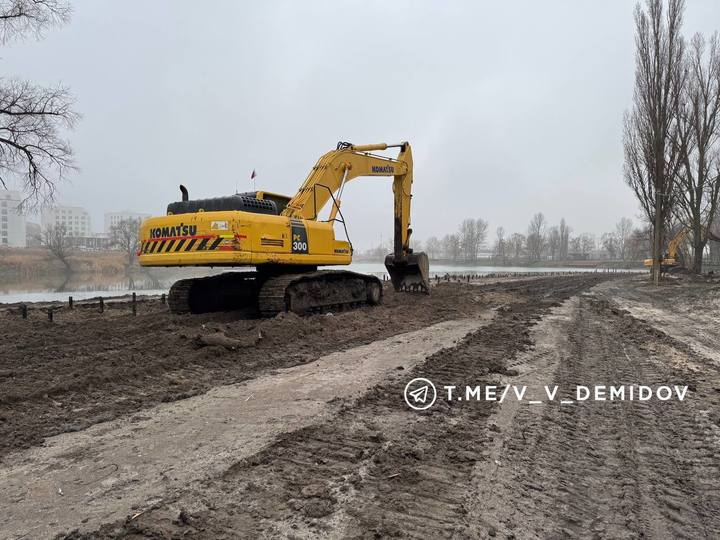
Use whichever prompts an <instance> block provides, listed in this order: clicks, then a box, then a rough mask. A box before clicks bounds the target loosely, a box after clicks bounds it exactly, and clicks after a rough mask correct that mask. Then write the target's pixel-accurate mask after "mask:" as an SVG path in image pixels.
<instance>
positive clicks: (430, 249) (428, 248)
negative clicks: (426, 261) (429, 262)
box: [425, 236, 442, 259]
mask: <svg viewBox="0 0 720 540" xmlns="http://www.w3.org/2000/svg"><path fill="white" fill-rule="evenodd" d="M441 249H442V245H441V243H440V240H438V239H437V237H435V236H431V237H430V238H428V239H427V241H426V242H425V252H426V253H427V255H428V257H429V258H430V259H437V257H438V255H440V251H441Z"/></svg>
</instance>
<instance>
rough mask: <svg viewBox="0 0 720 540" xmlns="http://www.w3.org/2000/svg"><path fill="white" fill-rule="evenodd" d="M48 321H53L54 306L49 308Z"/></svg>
mask: <svg viewBox="0 0 720 540" xmlns="http://www.w3.org/2000/svg"><path fill="white" fill-rule="evenodd" d="M48 321H49V322H53V308H48Z"/></svg>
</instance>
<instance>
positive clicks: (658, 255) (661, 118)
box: [623, 0, 684, 284]
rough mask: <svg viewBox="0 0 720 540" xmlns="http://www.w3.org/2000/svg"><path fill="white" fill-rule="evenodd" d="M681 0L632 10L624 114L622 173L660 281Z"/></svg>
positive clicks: (676, 159) (675, 154)
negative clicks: (645, 223)
mask: <svg viewBox="0 0 720 540" xmlns="http://www.w3.org/2000/svg"><path fill="white" fill-rule="evenodd" d="M683 11H684V0H668V6H667V10H665V9H664V2H663V0H647V2H646V7H645V9H643V8H642V7H641V6H640V4H638V5H637V6H636V8H635V48H636V50H635V88H634V93H633V107H632V110H631V111H630V113H628V114H626V116H625V128H624V141H623V142H624V149H625V166H624V175H625V180H626V182H627V183H628V185H629V186H630V187H631V188H632V189H633V191H634V192H635V195H636V196H637V198H638V200H639V201H640V206H641V207H642V209H643V211H644V212H645V214H646V216H647V218H648V220H649V221H650V223H652V224H653V280H654V282H655V284H658V283H659V281H660V261H661V259H662V251H663V250H662V247H663V241H664V226H665V223H666V221H667V219H668V216H669V214H670V210H671V208H672V206H673V202H674V196H675V189H674V187H675V185H674V182H675V178H676V175H677V172H678V169H679V167H680V163H681V160H680V152H679V149H678V148H677V145H675V144H673V142H672V141H673V139H674V137H675V136H676V133H675V131H676V129H677V122H676V120H677V110H678V101H679V100H680V96H681V91H682V87H683V84H684V70H683V55H684V40H683V37H682V35H681V33H680V31H681V27H682V20H683Z"/></svg>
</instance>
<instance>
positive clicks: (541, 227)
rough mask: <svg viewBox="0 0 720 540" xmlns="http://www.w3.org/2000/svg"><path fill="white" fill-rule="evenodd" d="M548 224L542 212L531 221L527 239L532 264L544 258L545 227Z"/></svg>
mask: <svg viewBox="0 0 720 540" xmlns="http://www.w3.org/2000/svg"><path fill="white" fill-rule="evenodd" d="M546 224H547V222H546V220H545V216H544V215H543V213H542V212H538V213H537V214H535V215H534V216H533V217H532V219H531V220H530V225H529V226H528V234H527V239H526V246H527V253H528V257H529V258H530V261H531V262H537V261H539V260H540V257H541V256H542V252H543V248H544V246H545V226H546Z"/></svg>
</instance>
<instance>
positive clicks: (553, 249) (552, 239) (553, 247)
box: [547, 227, 560, 261]
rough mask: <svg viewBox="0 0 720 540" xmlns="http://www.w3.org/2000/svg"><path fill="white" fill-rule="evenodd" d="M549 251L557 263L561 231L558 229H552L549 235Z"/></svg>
mask: <svg viewBox="0 0 720 540" xmlns="http://www.w3.org/2000/svg"><path fill="white" fill-rule="evenodd" d="M547 250H548V253H549V255H550V258H551V259H552V260H553V261H555V260H557V258H558V253H559V252H560V229H559V228H558V227H550V230H549V231H548V235H547Z"/></svg>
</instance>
